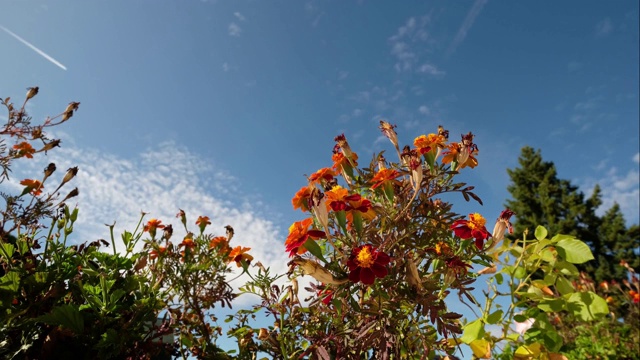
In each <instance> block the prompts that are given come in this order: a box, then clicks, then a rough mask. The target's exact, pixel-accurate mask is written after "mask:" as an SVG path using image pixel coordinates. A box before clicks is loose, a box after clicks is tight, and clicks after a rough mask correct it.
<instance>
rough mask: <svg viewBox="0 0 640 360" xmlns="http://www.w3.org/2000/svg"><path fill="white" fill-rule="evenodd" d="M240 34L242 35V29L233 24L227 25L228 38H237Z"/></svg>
mask: <svg viewBox="0 0 640 360" xmlns="http://www.w3.org/2000/svg"><path fill="white" fill-rule="evenodd" d="M240 34H242V28H241V27H240V26H239V25H238V24H236V23H234V22H232V23H231V24H229V35H230V36H235V37H239V36H240Z"/></svg>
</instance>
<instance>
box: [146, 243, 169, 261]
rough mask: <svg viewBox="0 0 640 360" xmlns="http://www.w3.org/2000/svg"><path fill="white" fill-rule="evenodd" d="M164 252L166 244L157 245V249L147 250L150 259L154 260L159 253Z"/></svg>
mask: <svg viewBox="0 0 640 360" xmlns="http://www.w3.org/2000/svg"><path fill="white" fill-rule="evenodd" d="M165 252H167V247H166V246H160V247H158V250H156V249H153V250H151V251H149V258H150V259H151V260H155V259H157V258H158V257H159V256H160V255H163V254H164V253H165Z"/></svg>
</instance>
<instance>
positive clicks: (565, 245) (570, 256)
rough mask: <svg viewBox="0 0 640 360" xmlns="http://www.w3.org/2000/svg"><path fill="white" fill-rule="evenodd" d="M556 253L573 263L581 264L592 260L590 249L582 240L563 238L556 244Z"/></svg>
mask: <svg viewBox="0 0 640 360" xmlns="http://www.w3.org/2000/svg"><path fill="white" fill-rule="evenodd" d="M556 246H557V249H558V254H559V255H560V256H561V257H562V258H563V259H565V260H567V261H568V262H570V263H573V264H582V263H585V262H587V261H589V260H593V254H592V253H591V249H589V246H587V244H585V243H584V242H582V241H580V240H577V239H563V240H560V241H558V243H557V244H556Z"/></svg>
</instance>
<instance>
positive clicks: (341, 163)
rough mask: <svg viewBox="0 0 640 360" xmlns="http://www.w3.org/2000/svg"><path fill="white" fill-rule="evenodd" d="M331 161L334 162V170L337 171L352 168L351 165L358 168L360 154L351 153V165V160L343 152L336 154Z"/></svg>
mask: <svg viewBox="0 0 640 360" xmlns="http://www.w3.org/2000/svg"><path fill="white" fill-rule="evenodd" d="M331 160H333V168H334V169H336V170H342V169H343V168H344V167H345V166H351V163H353V166H358V154H356V153H354V152H352V153H351V163H349V159H347V158H346V157H345V156H344V154H342V153H341V152H334V153H333V155H332V156H331Z"/></svg>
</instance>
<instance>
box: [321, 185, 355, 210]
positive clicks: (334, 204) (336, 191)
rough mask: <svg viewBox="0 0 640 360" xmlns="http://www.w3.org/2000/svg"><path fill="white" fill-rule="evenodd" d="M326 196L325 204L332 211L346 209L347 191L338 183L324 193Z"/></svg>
mask: <svg viewBox="0 0 640 360" xmlns="http://www.w3.org/2000/svg"><path fill="white" fill-rule="evenodd" d="M324 195H325V196H326V198H327V200H326V201H327V205H328V206H329V207H331V209H332V210H333V211H344V210H346V209H347V198H348V197H349V191H348V190H347V189H345V188H343V187H342V186H340V185H336V186H334V187H333V188H331V190H329V191H327V192H326V193H324Z"/></svg>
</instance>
